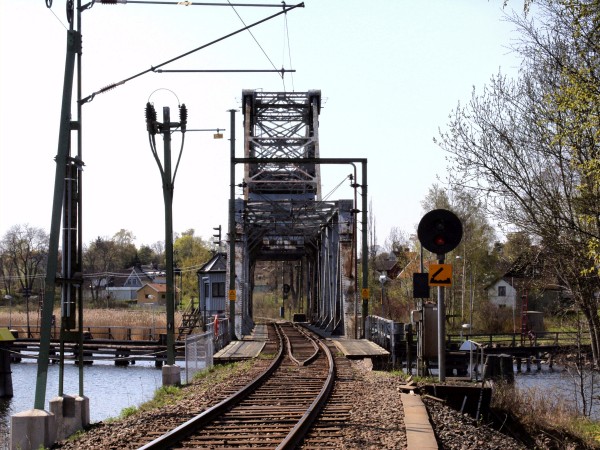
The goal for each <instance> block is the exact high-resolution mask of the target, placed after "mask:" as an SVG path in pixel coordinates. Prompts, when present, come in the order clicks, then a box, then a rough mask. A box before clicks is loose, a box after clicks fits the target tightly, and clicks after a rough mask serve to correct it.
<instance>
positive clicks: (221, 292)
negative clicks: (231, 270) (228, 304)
mask: <svg viewBox="0 0 600 450" xmlns="http://www.w3.org/2000/svg"><path fill="white" fill-rule="evenodd" d="M212 296H213V297H225V282H224V281H219V282H218V283H213V284H212Z"/></svg>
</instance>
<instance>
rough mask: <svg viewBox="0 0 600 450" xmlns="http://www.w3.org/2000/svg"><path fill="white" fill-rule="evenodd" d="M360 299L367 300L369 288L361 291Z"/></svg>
mask: <svg viewBox="0 0 600 450" xmlns="http://www.w3.org/2000/svg"><path fill="white" fill-rule="evenodd" d="M361 298H362V299H363V300H364V299H368V298H369V288H362V291H361Z"/></svg>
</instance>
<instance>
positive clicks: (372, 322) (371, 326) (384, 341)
mask: <svg viewBox="0 0 600 450" xmlns="http://www.w3.org/2000/svg"><path fill="white" fill-rule="evenodd" d="M403 325H404V324H402V323H400V322H394V321H393V320H391V319H385V318H383V317H379V316H367V319H366V324H365V338H366V339H368V340H370V341H372V342H375V343H376V344H377V345H379V346H380V347H383V348H385V349H386V350H387V351H389V352H390V354H391V356H392V365H393V366H395V365H396V350H397V349H396V347H397V346H399V345H400V341H402V340H403V339H404V336H403V333H404V328H403Z"/></svg>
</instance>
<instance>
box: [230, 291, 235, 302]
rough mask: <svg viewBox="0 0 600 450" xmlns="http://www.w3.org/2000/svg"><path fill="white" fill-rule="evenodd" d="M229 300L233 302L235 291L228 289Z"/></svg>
mask: <svg viewBox="0 0 600 450" xmlns="http://www.w3.org/2000/svg"><path fill="white" fill-rule="evenodd" d="M229 300H231V301H232V302H234V301H235V289H229Z"/></svg>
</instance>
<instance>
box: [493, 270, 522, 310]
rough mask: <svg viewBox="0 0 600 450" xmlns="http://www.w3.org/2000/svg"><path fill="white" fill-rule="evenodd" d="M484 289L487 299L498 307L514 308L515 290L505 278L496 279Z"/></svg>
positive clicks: (515, 303)
mask: <svg viewBox="0 0 600 450" xmlns="http://www.w3.org/2000/svg"><path fill="white" fill-rule="evenodd" d="M486 290H487V294H488V299H489V301H490V302H491V303H492V304H494V305H496V306H497V307H498V308H512V309H515V308H516V306H517V290H516V289H515V288H514V286H513V285H512V283H511V282H510V281H509V280H507V279H506V278H499V279H497V280H496V281H495V282H494V283H492V284H491V285H489V286H488V287H487V288H486Z"/></svg>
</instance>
